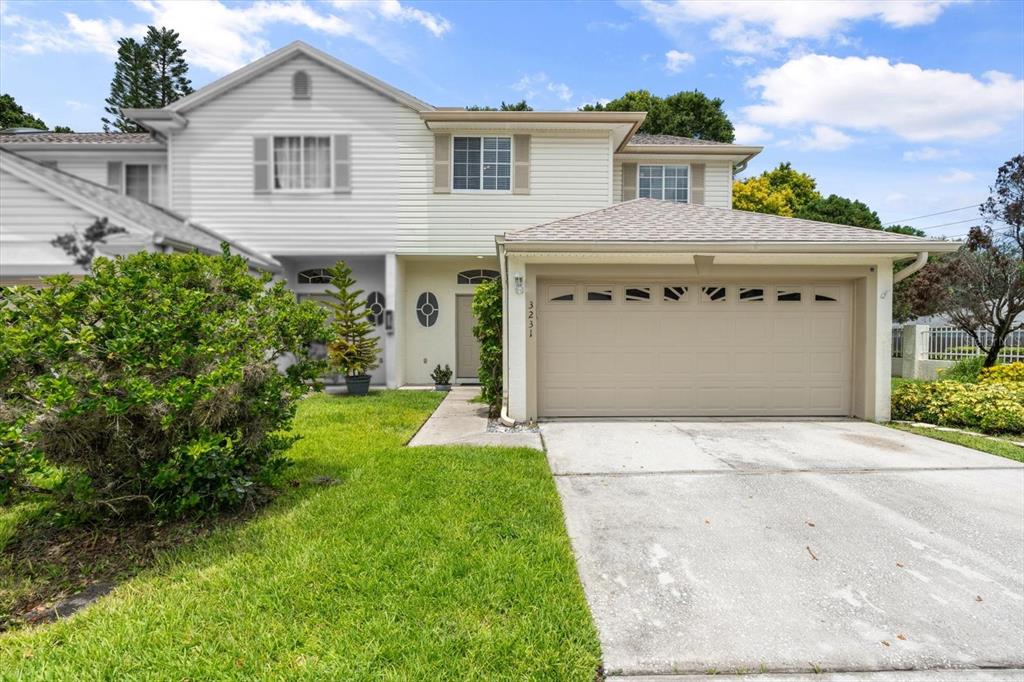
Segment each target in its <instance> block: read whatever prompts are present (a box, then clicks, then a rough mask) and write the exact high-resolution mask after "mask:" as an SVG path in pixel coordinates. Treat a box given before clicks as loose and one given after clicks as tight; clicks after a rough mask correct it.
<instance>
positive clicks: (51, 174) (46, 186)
mask: <svg viewBox="0 0 1024 682" xmlns="http://www.w3.org/2000/svg"><path fill="white" fill-rule="evenodd" d="M0 161H2V167H3V168H4V170H7V171H9V172H10V170H12V169H13V170H15V171H16V172H17V174H18V175H20V176H23V177H24V176H28V177H30V178H32V179H35V180H36V181H39V185H37V186H40V189H43V190H44V191H49V192H51V193H53V194H54V195H55V196H57V197H60V198H63V199H65V200H67V196H68V195H70V196H71V197H72V198H78V199H80V200H83V201H85V202H87V203H88V204H90V205H93V206H99V207H100V209H101V210H102V211H103V215H105V216H106V217H109V218H110V222H111V223H113V224H115V225H119V226H121V227H126V228H132V227H134V228H135V229H136V230H141V231H143V232H145V233H148V234H151V235H153V236H154V237H158V238H159V237H163V238H164V239H167V240H170V241H172V242H176V243H179V244H181V245H183V246H186V247H188V246H193V247H196V248H198V249H199V250H201V251H205V252H207V253H219V252H220V245H221V242H227V243H228V244H229V245H231V246H232V247H233V249H234V250H235V251H237V252H238V253H240V254H241V255H243V256H245V257H246V258H247V259H248V260H249V261H250V262H251V263H253V264H254V265H256V266H257V267H260V268H263V269H270V270H280V269H281V264H280V263H278V262H277V261H276V260H274V259H273V258H271V257H270V256H267V255H264V254H261V253H259V252H257V251H253V250H251V249H249V248H247V247H245V246H242V245H241V244H238V243H236V242H233V241H231V240H230V239H227V238H225V237H223V236H221V235H219V234H217V233H216V232H214V231H213V230H211V229H209V228H207V227H203V226H202V225H199V224H197V223H193V222H191V221H188V220H186V218H185V217H184V216H181V215H179V214H177V213H175V212H173V211H169V210H167V209H164V208H160V207H159V206H154V205H153V204H149V203H146V202H145V201H139V200H138V199H135V198H134V197H130V196H127V195H124V194H120V193H118V192H115V191H113V190H111V189H109V188H107V187H104V186H103V185H97V184H96V183H94V182H90V181H88V180H85V179H83V178H80V177H78V176H77V175H71V174H70V173H65V172H63V171H61V170H58V169H56V168H50V167H47V166H43V165H42V164H39V163H36V162H35V161H32V160H31V159H27V158H25V157H24V156H21V155H20V154H15V153H14V152H12V151H10V150H7V149H2V148H0ZM30 182H31V180H30ZM125 221H127V222H130V223H132V224H129V225H125V224H123V223H124V222H125Z"/></svg>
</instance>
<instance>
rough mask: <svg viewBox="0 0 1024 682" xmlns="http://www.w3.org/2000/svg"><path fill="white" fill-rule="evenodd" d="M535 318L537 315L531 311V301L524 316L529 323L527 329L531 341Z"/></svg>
mask: <svg viewBox="0 0 1024 682" xmlns="http://www.w3.org/2000/svg"><path fill="white" fill-rule="evenodd" d="M536 316H537V313H536V312H535V311H534V310H533V301H530V310H529V312H528V313H527V314H526V319H527V320H528V321H529V322H528V325H529V326H528V327H527V329H529V330H530V338H531V339H532V338H533V325H534V318H535V317H536Z"/></svg>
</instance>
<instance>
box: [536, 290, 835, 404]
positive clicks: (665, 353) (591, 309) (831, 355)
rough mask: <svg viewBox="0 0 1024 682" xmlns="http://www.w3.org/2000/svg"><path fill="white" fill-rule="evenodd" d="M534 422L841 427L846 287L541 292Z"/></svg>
mask: <svg viewBox="0 0 1024 682" xmlns="http://www.w3.org/2000/svg"><path fill="white" fill-rule="evenodd" d="M538 289H539V294H540V295H539V296H538V298H539V299H540V300H539V301H538V303H539V315H538V324H537V327H538V333H537V386H538V391H537V398H538V412H539V414H540V415H541V416H542V417H568V416H583V417H590V416H593V417H598V416H613V417H614V416H702V415H703V416H715V415H722V416H725V415H741V416H798V415H808V416H811V415H814V416H847V415H849V414H850V399H851V396H850V392H851V389H850V386H851V374H852V357H853V352H852V348H851V344H852V341H851V339H852V331H851V325H852V322H851V311H852V302H851V300H850V299H851V286H850V285H849V284H847V283H836V282H832V283H817V284H793V285H786V284H767V283H764V282H740V283H728V282H715V281H698V282H664V281H662V282H628V283H623V282H618V283H612V282H601V281H593V282H565V281H554V280H552V281H545V280H541V281H540V282H539V286H538Z"/></svg>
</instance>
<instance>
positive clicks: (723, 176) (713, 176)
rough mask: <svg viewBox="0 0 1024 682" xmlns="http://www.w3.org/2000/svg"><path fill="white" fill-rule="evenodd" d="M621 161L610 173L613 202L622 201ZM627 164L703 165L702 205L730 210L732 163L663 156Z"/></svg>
mask: <svg viewBox="0 0 1024 682" xmlns="http://www.w3.org/2000/svg"><path fill="white" fill-rule="evenodd" d="M622 163H623V161H622V159H620V158H617V159H615V165H614V170H613V173H612V179H613V186H612V196H613V197H614V198H615V201H616V202H618V201H621V199H622ZM627 163H637V164H641V165H647V164H653V165H673V164H676V165H684V164H688V163H703V164H705V165H704V205H705V206H716V207H718V208H732V162H731V161H719V160H715V159H708V158H706V157H703V158H702V157H697V156H688V157H683V158H679V159H672V160H668V159H666V158H665V157H664V156H650V157H635V158H634V157H631V158H630V159H629V160H628V161H627Z"/></svg>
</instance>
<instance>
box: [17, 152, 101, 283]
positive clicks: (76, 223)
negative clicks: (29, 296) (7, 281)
mask: <svg viewBox="0 0 1024 682" xmlns="http://www.w3.org/2000/svg"><path fill="white" fill-rule="evenodd" d="M0 197H3V201H0V275H4V276H14V275H19V274H24V273H30V274H38V273H54V272H65V271H66V272H80V270H79V269H78V268H77V267H75V266H74V265H73V264H72V263H71V259H70V258H68V257H67V255H66V254H65V253H64V252H63V251H62V250H60V249H58V248H55V247H53V246H51V245H50V240H51V239H53V238H54V237H56V236H57V235H58V234H64V233H66V232H70V231H71V230H72V228H78V229H82V228H86V227H88V226H89V225H91V224H92V222H93V220H94V218H93V216H92V215H90V214H88V213H86V212H85V211H83V210H81V209H79V208H76V207H75V206H72V205H71V204H68V203H66V202H64V201H62V200H61V199H58V198H56V197H54V196H52V195H50V194H47V193H46V192H44V191H43V190H41V189H39V188H37V187H35V186H34V185H31V184H29V183H27V182H25V181H24V180H21V179H20V178H16V177H14V176H13V175H11V174H10V173H7V172H5V171H2V170H0Z"/></svg>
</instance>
